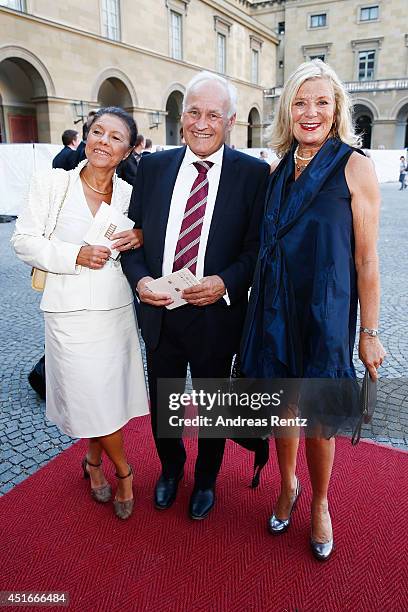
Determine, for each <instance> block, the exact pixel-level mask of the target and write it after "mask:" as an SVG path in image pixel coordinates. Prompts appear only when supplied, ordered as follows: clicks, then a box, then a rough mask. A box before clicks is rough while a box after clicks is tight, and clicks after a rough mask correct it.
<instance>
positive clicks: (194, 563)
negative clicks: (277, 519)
mask: <svg viewBox="0 0 408 612" xmlns="http://www.w3.org/2000/svg"><path fill="white" fill-rule="evenodd" d="M126 433H127V447H128V450H129V457H130V459H131V461H132V463H133V466H134V469H135V474H136V478H135V492H136V496H137V504H136V506H135V512H134V514H133V517H132V518H131V519H130V521H127V522H120V521H119V520H118V519H116V518H115V517H114V515H113V511H112V507H111V505H110V504H108V505H106V506H102V505H98V504H96V503H95V502H93V501H92V500H91V498H90V497H89V495H88V486H89V484H88V482H87V481H84V480H83V479H81V472H80V460H81V458H82V456H83V454H84V450H85V444H84V443H83V442H80V443H78V444H76V445H75V446H73V447H72V448H70V449H69V450H67V451H65V452H64V453H63V454H62V455H60V456H59V457H57V458H56V459H54V460H53V461H51V463H49V464H48V465H47V466H45V467H44V468H43V469H41V470H40V471H39V472H37V473H36V474H35V475H34V476H32V477H30V478H28V479H27V480H26V481H25V482H23V483H21V484H20V485H19V486H17V487H16V488H15V489H13V490H12V491H11V492H10V493H8V494H7V495H5V496H4V497H3V498H1V499H0V514H1V527H0V533H1V540H0V542H1V544H0V564H1V570H0V590H13V589H15V590H19V591H29V590H34V591H66V592H68V593H69V595H70V605H69V610H75V611H78V612H88V611H92V612H94V611H98V612H99V611H101V612H114V611H118V612H119V611H121V612H127V611H137V612H139V611H142V610H145V611H155V612H167V611H168V612H170V611H171V612H176V611H177V612H184V611H185V612H200V611H206V612H207V611H208V612H210V611H211V612H224V611H228V612H229V611H231V612H232V611H234V612H237V611H245V612H247V611H253V612H258V611H259V612H264V611H271V612H283V611H285V610H286V611H288V612H289V611H290V612H295V610H298V611H301V612H306V611H313V612H319V611H322V612H323V611H324V612H326V611H329V610H330V611H342V612H343V611H344V610H352V611H353V612H360V611H364V612H374V611H378V612H380V611H381V612H386V611H391V610H392V611H393V612H396V611H406V610H408V569H407V566H408V558H407V553H408V521H407V490H408V454H406V453H402V452H398V451H394V450H392V449H387V448H384V447H380V446H377V445H374V444H369V443H361V444H360V445H359V446H358V447H357V448H355V449H353V448H352V447H351V445H350V442H349V441H348V440H344V439H341V440H339V441H338V443H337V450H338V452H337V456H336V463H335V468H334V474H333V479H332V486H331V510H332V516H333V523H334V529H335V536H336V544H337V550H336V551H335V553H334V555H333V558H332V559H331V561H330V562H329V563H327V564H326V565H325V564H320V563H319V562H317V561H315V560H314V559H313V558H312V557H311V554H310V552H309V545H308V538H309V504H310V484H309V482H308V478H307V475H306V466H305V459H304V453H303V450H302V452H301V453H300V461H299V470H298V472H299V476H300V480H301V482H302V483H303V493H302V496H301V498H300V503H299V505H298V507H297V509H296V512H295V513H294V515H293V516H294V520H293V524H292V526H291V529H290V530H289V532H288V533H286V534H285V535H283V536H281V537H273V536H270V535H269V534H268V533H267V530H266V519H267V517H268V515H269V514H270V512H271V510H272V505H273V500H274V499H275V497H276V494H277V489H278V472H277V467H276V463H275V460H274V454H273V453H272V459H271V461H270V463H269V465H268V467H267V469H266V471H265V472H266V473H265V474H264V475H263V480H262V483H261V486H260V488H259V489H257V490H255V491H253V490H252V489H250V488H248V483H249V480H250V467H251V459H250V457H249V455H248V454H247V453H245V452H244V451H243V450H242V449H241V448H240V447H238V446H236V445H235V444H233V443H228V445H227V452H226V456H225V460H224V465H223V469H222V471H221V473H220V477H219V480H218V489H217V494H218V498H217V505H216V508H215V509H214V511H213V512H212V514H211V515H210V517H209V518H208V519H207V520H205V521H203V522H198V523H197V522H193V521H191V520H190V519H189V518H188V516H187V505H188V499H189V494H190V491H191V485H192V466H193V461H192V455H191V453H190V457H189V460H188V469H187V474H186V477H185V479H184V481H182V483H181V486H180V491H179V496H178V498H177V501H176V503H175V504H174V506H173V507H172V508H171V509H170V510H168V511H165V512H159V511H156V510H154V508H153V505H152V501H151V500H152V489H153V486H154V483H155V480H156V477H157V475H158V461H157V459H156V457H155V453H154V449H153V445H152V442H151V438H150V431H149V427H148V421H147V418H143V419H139V420H135V421H134V422H133V423H132V425H131V426H129V427H128V428H127V432H126ZM111 476H112V471H111V470H110V471H109V473H108V477H109V478H111ZM8 609H17V608H8ZM18 609H19V610H28V609H29V610H34V609H35V608H27V607H21V608H18ZM41 609H45V608H43V607H41ZM51 609H56V608H55V607H52V608H51Z"/></svg>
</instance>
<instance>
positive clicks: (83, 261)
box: [76, 245, 111, 270]
mask: <svg viewBox="0 0 408 612" xmlns="http://www.w3.org/2000/svg"><path fill="white" fill-rule="evenodd" d="M110 254H111V252H110V250H109V249H108V248H107V247H104V246H91V245H89V246H83V247H81V249H80V251H79V253H78V256H77V258H76V263H77V264H78V266H85V267H86V268H91V270H100V269H101V268H103V266H104V265H105V264H106V262H107V261H108V258H109V255H110Z"/></svg>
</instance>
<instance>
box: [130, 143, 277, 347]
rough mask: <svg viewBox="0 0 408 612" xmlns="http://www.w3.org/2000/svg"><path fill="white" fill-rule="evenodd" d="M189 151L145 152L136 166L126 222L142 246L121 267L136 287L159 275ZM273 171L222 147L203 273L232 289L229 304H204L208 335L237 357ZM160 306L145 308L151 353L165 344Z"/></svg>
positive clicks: (144, 329)
mask: <svg viewBox="0 0 408 612" xmlns="http://www.w3.org/2000/svg"><path fill="white" fill-rule="evenodd" d="M185 150H186V148H185V147H180V148H175V149H171V150H169V151H162V152H159V153H155V154H154V155H145V156H143V158H142V159H141V161H140V163H139V168H138V173H137V178H136V183H135V186H134V188H133V192H132V198H131V203H130V208H129V217H130V218H131V219H133V220H134V221H135V226H136V227H139V228H142V229H143V237H144V245H143V247H142V248H140V249H136V250H134V251H130V252H128V253H126V254H125V253H122V256H121V262H122V268H123V270H124V272H125V274H126V276H127V278H128V280H129V282H130V284H131V286H132V288H133V289H135V288H136V285H137V283H138V282H139V280H140V279H141V278H143V277H144V276H152V277H153V278H159V277H160V276H162V264H163V252H164V243H165V237H166V227H167V220H168V215H169V209H170V203H171V198H172V194H173V189H174V184H175V182H176V178H177V174H178V171H179V168H180V165H181V162H182V160H183V158H184V154H185ZM268 176H269V166H268V165H267V164H265V163H264V162H262V161H260V160H258V159H256V158H254V157H250V156H248V155H245V154H244V153H240V152H239V151H236V150H233V149H230V148H229V147H227V146H226V147H225V149H224V157H223V164H222V170H221V176H220V183H219V187H218V193H217V198H216V202H215V207H214V212H213V217H212V221H211V226H210V232H209V236H208V242H207V248H206V253H205V260H204V275H205V276H210V275H212V274H217V275H219V276H220V277H221V278H222V279H223V281H224V283H225V286H226V288H227V290H228V296H229V298H230V301H231V305H230V306H228V305H227V304H226V302H225V300H224V299H220V300H218V301H217V302H216V303H215V304H212V305H211V306H205V307H204V310H205V316H206V321H207V333H208V338H209V340H210V343H211V344H212V346H213V347H214V350H216V351H217V352H218V353H219V354H226V355H228V354H232V353H234V352H236V350H237V349H238V346H239V339H240V335H241V331H242V325H243V322H244V318H245V312H246V308H247V303H248V289H249V287H250V285H251V283H252V277H253V273H254V268H255V263H256V259H257V254H258V248H259V231H260V223H261V217H262V211H263V204H264V198H265V189H266V181H267V178H268ZM162 314H163V308H157V307H155V306H149V305H147V304H143V303H141V308H140V324H141V329H142V334H143V337H144V340H145V342H146V344H147V346H148V348H150V349H151V350H154V349H155V348H156V347H157V345H158V342H159V339H160V331H161V320H162Z"/></svg>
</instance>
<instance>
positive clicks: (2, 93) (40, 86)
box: [0, 57, 50, 143]
mask: <svg viewBox="0 0 408 612" xmlns="http://www.w3.org/2000/svg"><path fill="white" fill-rule="evenodd" d="M47 95H48V94H47V88H46V85H45V82H44V79H43V77H42V76H41V74H40V72H39V71H38V70H37V69H36V68H35V67H34V66H33V65H32V64H31V63H30V62H29V61H27V60H26V59H23V58H21V57H7V58H6V59H3V60H2V61H0V104H1V106H0V127H1V128H2V141H3V142H9V143H27V142H49V141H50V125H49V115H48V104H47V100H46V99H47Z"/></svg>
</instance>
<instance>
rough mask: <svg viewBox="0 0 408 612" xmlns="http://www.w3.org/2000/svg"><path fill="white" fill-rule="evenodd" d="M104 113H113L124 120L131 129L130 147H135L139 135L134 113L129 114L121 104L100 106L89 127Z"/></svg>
mask: <svg viewBox="0 0 408 612" xmlns="http://www.w3.org/2000/svg"><path fill="white" fill-rule="evenodd" d="M103 115H113V116H114V117H118V119H121V120H122V121H123V123H124V124H125V125H126V127H127V129H128V130H129V147H132V148H133V147H134V146H135V144H136V142H137V139H138V135H137V125H136V121H135V120H134V119H133V117H132V115H129V113H127V112H126V111H125V110H123V108H120V106H105V107H104V108H100V109H99V110H98V112H96V113H95V115H94V117H93V119H92V121H91V123H90V124H89V128H90V127H91V126H92V125H93V124H94V123H95V121H98V119H100V118H101V117H103Z"/></svg>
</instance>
